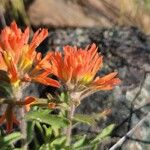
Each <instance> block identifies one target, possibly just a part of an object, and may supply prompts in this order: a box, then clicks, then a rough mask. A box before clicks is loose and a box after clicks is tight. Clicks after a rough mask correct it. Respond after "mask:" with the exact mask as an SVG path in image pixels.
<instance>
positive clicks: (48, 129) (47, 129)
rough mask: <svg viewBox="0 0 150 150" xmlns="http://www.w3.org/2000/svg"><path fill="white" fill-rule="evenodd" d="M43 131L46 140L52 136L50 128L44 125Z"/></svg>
mask: <svg viewBox="0 0 150 150" xmlns="http://www.w3.org/2000/svg"><path fill="white" fill-rule="evenodd" d="M42 127H43V129H44V131H45V137H46V138H47V139H48V138H50V137H51V135H52V128H51V127H47V126H46V125H43V126H42Z"/></svg>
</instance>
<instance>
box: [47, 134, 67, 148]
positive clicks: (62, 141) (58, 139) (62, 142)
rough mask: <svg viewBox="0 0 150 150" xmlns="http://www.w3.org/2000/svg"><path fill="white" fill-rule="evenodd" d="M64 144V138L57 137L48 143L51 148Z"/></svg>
mask: <svg viewBox="0 0 150 150" xmlns="http://www.w3.org/2000/svg"><path fill="white" fill-rule="evenodd" d="M65 143H66V136H62V137H59V138H57V139H55V140H54V141H53V142H51V143H50V145H51V146H55V145H58V146H59V145H60V146H63V145H64V144H65Z"/></svg>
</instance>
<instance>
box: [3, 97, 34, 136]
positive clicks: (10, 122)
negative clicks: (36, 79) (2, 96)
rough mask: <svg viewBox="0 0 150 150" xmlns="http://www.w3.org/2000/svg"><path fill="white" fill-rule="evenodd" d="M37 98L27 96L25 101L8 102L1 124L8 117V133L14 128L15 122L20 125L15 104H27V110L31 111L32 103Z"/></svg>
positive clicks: (20, 105)
mask: <svg viewBox="0 0 150 150" xmlns="http://www.w3.org/2000/svg"><path fill="white" fill-rule="evenodd" d="M35 101H36V99H35V98H34V97H26V98H25V99H24V101H16V102H14V103H12V104H8V106H7V108H6V111H5V113H4V114H3V115H2V116H1V117H0V124H2V123H3V122H4V120H5V119H6V131H7V133H10V132H11V131H12V128H13V123H15V124H16V125H19V123H20V122H19V121H18V120H17V119H16V116H15V115H14V112H13V111H14V108H15V106H19V107H22V106H25V108H26V111H29V109H30V105H31V104H32V103H34V102H35Z"/></svg>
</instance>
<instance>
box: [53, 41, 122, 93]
mask: <svg viewBox="0 0 150 150" xmlns="http://www.w3.org/2000/svg"><path fill="white" fill-rule="evenodd" d="M51 62H52V67H53V68H52V70H53V74H55V75H56V76H57V77H58V78H60V79H61V80H62V81H63V82H65V83H66V85H67V86H68V87H69V89H74V88H79V87H81V86H84V87H86V88H88V89H94V90H110V89H113V87H114V86H115V85H117V84H119V83H120V79H119V78H116V75H117V73H116V72H114V73H111V74H109V75H106V76H104V77H102V78H101V77H97V78H95V75H96V73H97V72H98V70H99V69H101V67H102V65H103V58H102V56H101V55H100V54H99V53H98V52H97V47H96V45H95V44H92V45H91V46H90V47H87V48H86V49H81V48H79V49H78V48H77V47H71V46H65V47H64V56H63V55H62V54H61V53H60V52H54V53H53V56H52V60H51Z"/></svg>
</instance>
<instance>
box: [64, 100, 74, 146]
mask: <svg viewBox="0 0 150 150" xmlns="http://www.w3.org/2000/svg"><path fill="white" fill-rule="evenodd" d="M74 112H75V105H74V104H73V103H71V105H70V109H69V111H68V114H67V118H68V119H69V121H70V124H69V126H68V128H67V130H66V135H67V145H70V143H71V134H72V120H73V117H74Z"/></svg>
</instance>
